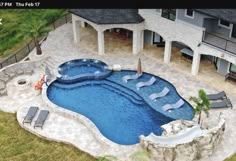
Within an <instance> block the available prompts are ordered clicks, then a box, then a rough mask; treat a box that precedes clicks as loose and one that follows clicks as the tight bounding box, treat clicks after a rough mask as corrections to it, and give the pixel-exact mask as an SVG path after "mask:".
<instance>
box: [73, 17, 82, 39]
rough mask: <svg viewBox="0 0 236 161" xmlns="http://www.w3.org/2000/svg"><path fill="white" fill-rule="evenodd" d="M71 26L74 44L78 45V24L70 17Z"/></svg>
mask: <svg viewBox="0 0 236 161" xmlns="http://www.w3.org/2000/svg"><path fill="white" fill-rule="evenodd" d="M72 26H73V34H74V42H75V43H78V42H79V41H80V35H79V24H78V21H76V20H74V19H73V17H72Z"/></svg>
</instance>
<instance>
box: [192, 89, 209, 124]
mask: <svg viewBox="0 0 236 161" xmlns="http://www.w3.org/2000/svg"><path fill="white" fill-rule="evenodd" d="M189 100H190V101H193V102H194V103H195V107H194V112H195V114H196V113H197V114H199V117H198V124H200V121H201V114H202V111H204V112H205V114H206V116H207V117H208V116H209V110H210V101H209V99H208V97H207V95H206V92H205V91H204V90H203V89H200V90H199V91H198V97H193V96H192V97H190V99H189Z"/></svg>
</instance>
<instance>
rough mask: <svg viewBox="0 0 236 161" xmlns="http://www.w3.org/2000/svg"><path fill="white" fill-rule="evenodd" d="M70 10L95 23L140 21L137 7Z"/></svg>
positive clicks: (141, 19)
mask: <svg viewBox="0 0 236 161" xmlns="http://www.w3.org/2000/svg"><path fill="white" fill-rule="evenodd" d="M70 12H71V13H73V14H75V15H78V16H80V17H82V18H84V19H87V20H89V21H92V22H94V23H96V24H130V23H140V22H142V21H144V19H143V18H142V17H141V16H140V15H139V14H138V9H70Z"/></svg>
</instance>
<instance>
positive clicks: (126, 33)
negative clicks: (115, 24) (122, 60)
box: [104, 28, 133, 54]
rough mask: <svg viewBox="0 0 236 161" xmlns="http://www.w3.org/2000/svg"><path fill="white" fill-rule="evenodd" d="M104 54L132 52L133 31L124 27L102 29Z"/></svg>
mask: <svg viewBox="0 0 236 161" xmlns="http://www.w3.org/2000/svg"><path fill="white" fill-rule="evenodd" d="M104 44H105V45H104V48H105V53H106V54H123V53H129V54H132V45H133V32H132V31H131V30H129V29H125V28H111V29H107V30H105V31H104Z"/></svg>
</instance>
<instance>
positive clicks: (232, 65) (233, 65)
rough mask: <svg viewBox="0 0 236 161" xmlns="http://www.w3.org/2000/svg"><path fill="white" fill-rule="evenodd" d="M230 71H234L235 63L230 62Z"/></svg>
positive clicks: (235, 69)
mask: <svg viewBox="0 0 236 161" xmlns="http://www.w3.org/2000/svg"><path fill="white" fill-rule="evenodd" d="M229 71H230V72H233V73H236V65H235V64H232V63H231V64H230V68H229Z"/></svg>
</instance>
